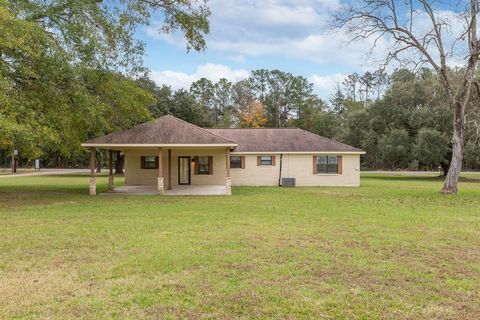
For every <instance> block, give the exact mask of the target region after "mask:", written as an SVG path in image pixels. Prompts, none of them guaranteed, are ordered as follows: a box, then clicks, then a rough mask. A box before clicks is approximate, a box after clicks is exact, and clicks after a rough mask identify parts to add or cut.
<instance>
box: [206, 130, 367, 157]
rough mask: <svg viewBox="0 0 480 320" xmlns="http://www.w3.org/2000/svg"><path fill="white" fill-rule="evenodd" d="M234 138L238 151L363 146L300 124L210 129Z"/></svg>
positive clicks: (327, 149)
mask: <svg viewBox="0 0 480 320" xmlns="http://www.w3.org/2000/svg"><path fill="white" fill-rule="evenodd" d="M207 130H208V131H209V132H211V133H213V134H216V135H219V136H222V137H224V138H225V139H228V140H232V141H235V142H236V143H238V147H237V148H235V150H234V151H235V152H312V151H313V152H358V153H363V151H362V150H360V149H357V148H354V147H352V146H349V145H346V144H343V143H340V142H337V141H335V140H332V139H328V138H325V137H321V136H319V135H316V134H314V133H311V132H308V131H305V130H302V129H298V128H281V129H274V128H259V129H207Z"/></svg>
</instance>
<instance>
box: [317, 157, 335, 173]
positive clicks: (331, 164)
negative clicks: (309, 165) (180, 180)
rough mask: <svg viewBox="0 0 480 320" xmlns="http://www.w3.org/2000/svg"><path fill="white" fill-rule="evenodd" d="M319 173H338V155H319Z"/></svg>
mask: <svg viewBox="0 0 480 320" xmlns="http://www.w3.org/2000/svg"><path fill="white" fill-rule="evenodd" d="M317 173H320V174H337V173H338V158H337V156H318V157H317Z"/></svg>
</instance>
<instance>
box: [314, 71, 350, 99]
mask: <svg viewBox="0 0 480 320" xmlns="http://www.w3.org/2000/svg"><path fill="white" fill-rule="evenodd" d="M346 77H347V75H346V74H342V73H335V74H331V75H326V76H320V75H317V74H313V75H311V76H310V77H308V81H310V82H311V83H313V87H314V90H315V92H316V93H317V94H318V95H319V96H320V97H321V98H322V99H325V100H328V99H329V98H330V95H332V94H333V93H334V92H335V89H336V86H337V84H340V85H341V84H342V82H343V80H345V78H346Z"/></svg>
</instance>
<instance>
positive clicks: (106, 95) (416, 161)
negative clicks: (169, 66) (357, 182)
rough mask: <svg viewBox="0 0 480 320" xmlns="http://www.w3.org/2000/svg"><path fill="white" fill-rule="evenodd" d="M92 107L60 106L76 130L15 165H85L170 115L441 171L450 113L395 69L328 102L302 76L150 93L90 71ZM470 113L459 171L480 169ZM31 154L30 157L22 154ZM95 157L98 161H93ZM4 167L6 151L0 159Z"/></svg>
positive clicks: (143, 86)
mask: <svg viewBox="0 0 480 320" xmlns="http://www.w3.org/2000/svg"><path fill="white" fill-rule="evenodd" d="M82 81H85V82H88V83H89V85H88V86H87V87H88V88H90V90H91V92H89V94H88V97H92V96H93V97H95V98H94V99H93V101H92V98H90V104H85V102H88V101H89V100H88V99H85V98H83V99H82V97H80V99H79V104H75V107H71V109H68V107H67V106H68V105H69V104H71V103H73V102H75V101H76V100H71V101H70V102H65V105H66V107H67V110H72V111H73V110H75V116H73V117H72V116H71V115H70V116H69V117H67V118H68V119H70V120H69V121H73V122H75V125H74V126H70V125H69V126H68V127H69V128H76V130H65V128H62V130H61V132H56V134H58V137H57V138H56V139H54V140H53V142H55V143H52V141H50V143H48V144H41V143H36V141H35V139H32V140H28V139H27V140H28V141H30V142H32V148H31V149H28V148H25V149H24V150H20V151H21V155H22V157H21V159H22V161H23V164H27V163H28V161H29V160H32V159H34V157H40V158H41V160H42V162H43V163H44V164H46V165H49V166H68V167H76V166H84V165H85V164H86V163H87V157H86V154H85V152H84V150H82V149H81V148H80V147H79V144H80V142H81V141H84V140H86V139H88V138H92V137H96V136H99V135H103V134H107V133H110V132H112V131H116V130H120V129H123V128H128V127H131V126H132V125H134V124H137V123H141V122H144V121H147V120H151V119H154V118H157V117H160V116H162V115H165V114H172V115H174V116H176V117H179V118H181V119H184V120H186V121H188V122H191V123H194V124H196V125H199V126H202V127H300V128H303V129H306V130H308V131H311V132H314V133H317V134H320V135H322V136H326V137H330V138H334V139H336V140H338V141H341V142H344V143H347V144H350V145H353V146H356V147H359V148H362V149H363V150H365V151H366V152H367V154H366V155H365V156H364V157H363V159H362V165H363V167H364V168H368V169H415V170H437V169H438V168H439V167H441V168H442V169H443V170H445V171H446V170H448V166H449V160H450V157H451V143H450V141H449V137H451V131H452V128H451V127H452V117H453V115H452V111H451V109H450V108H449V105H448V102H447V99H446V97H445V93H444V90H443V88H442V87H441V84H440V83H439V82H438V79H437V78H436V75H434V74H433V73H432V72H431V71H429V70H428V69H423V70H420V71H419V72H417V73H413V72H411V71H408V70H405V69H401V70H397V71H395V72H393V73H392V74H390V75H388V74H386V73H385V72H383V71H376V72H366V73H365V74H363V75H359V74H356V73H354V74H351V75H349V76H348V77H347V78H346V79H345V81H344V82H343V83H341V84H340V83H339V84H338V85H337V88H336V90H335V92H334V93H333V94H332V95H331V97H330V99H329V101H323V100H322V99H320V98H319V97H318V96H317V95H315V93H314V90H313V84H312V83H310V82H309V81H308V80H307V79H306V78H304V77H302V76H295V75H293V74H291V73H287V72H282V71H279V70H265V69H261V70H255V71H253V72H252V73H251V75H250V77H249V78H248V79H245V80H242V81H239V82H236V83H232V82H230V81H228V80H226V79H221V80H219V81H218V82H212V81H210V80H208V79H205V78H203V79H200V80H198V81H196V82H194V83H193V84H192V85H191V87H190V88H189V90H185V89H180V90H176V91H174V90H172V89H171V88H170V87H169V86H165V85H162V86H158V85H156V84H155V82H153V81H152V80H151V79H149V78H148V77H147V76H144V77H141V78H139V79H137V80H132V79H130V78H127V77H125V76H121V75H119V74H116V73H110V72H98V71H88V72H86V73H85V74H83V75H82ZM478 93H479V92H476V93H475V94H474V96H473V97H472V101H471V103H470V105H469V107H468V110H467V113H468V119H469V121H468V124H467V136H466V148H465V157H464V165H465V167H466V168H468V169H479V168H480V148H479V139H478V138H479V133H480V111H479V108H478V105H479V102H480V100H479V99H480V98H479V97H480V96H479V94H478ZM29 150H31V152H28V151H29ZM100 158H101V155H100ZM3 161H4V163H8V161H9V158H8V153H4V154H3Z"/></svg>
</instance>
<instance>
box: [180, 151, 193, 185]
mask: <svg viewBox="0 0 480 320" xmlns="http://www.w3.org/2000/svg"><path fill="white" fill-rule="evenodd" d="M178 184H190V157H178Z"/></svg>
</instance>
